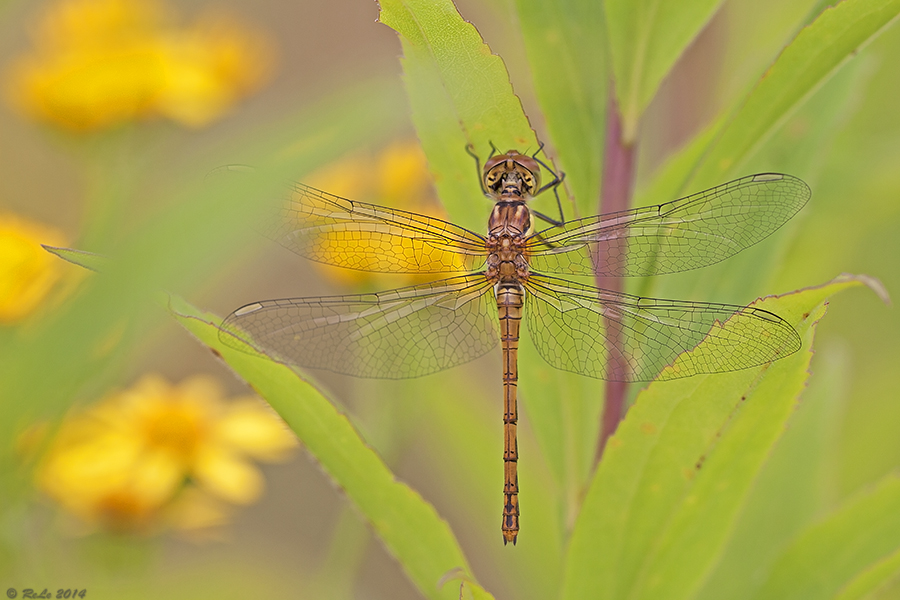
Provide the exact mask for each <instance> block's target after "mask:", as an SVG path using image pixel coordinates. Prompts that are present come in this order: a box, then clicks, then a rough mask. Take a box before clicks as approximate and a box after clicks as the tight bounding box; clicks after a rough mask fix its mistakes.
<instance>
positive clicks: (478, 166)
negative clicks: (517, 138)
mask: <svg viewBox="0 0 900 600" xmlns="http://www.w3.org/2000/svg"><path fill="white" fill-rule="evenodd" d="M491 146H492V147H493V144H491ZM466 154H468V155H469V156H471V157H472V158H474V159H475V171H476V174H477V175H478V184H479V185H480V186H481V193H483V194H484V195H485V196H487V195H488V191H487V188H486V187H484V177H483V174H482V172H481V161H480V160H479V159H478V155H477V154H475V147H474V146H473V145H472V144H466ZM491 156H493V153H492V154H491ZM490 158H491V157H490V156H489V157H488V159H489V160H490Z"/></svg>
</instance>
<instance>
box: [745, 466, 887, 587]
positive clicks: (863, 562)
mask: <svg viewBox="0 0 900 600" xmlns="http://www.w3.org/2000/svg"><path fill="white" fill-rule="evenodd" d="M898 552H900V476H898V475H896V474H892V475H889V476H887V477H885V478H884V479H882V480H881V481H880V482H879V483H878V485H877V486H875V487H874V489H871V490H869V491H867V492H866V493H864V494H862V495H860V496H858V497H855V498H853V499H852V500H850V501H849V502H847V503H846V504H845V505H844V506H842V507H841V508H840V509H838V510H837V511H836V512H835V513H834V514H833V515H831V516H830V517H828V518H827V519H825V520H823V521H822V522H820V523H817V524H815V525H813V526H811V527H810V528H808V529H807V530H806V531H805V532H804V533H803V534H801V535H800V536H798V538H797V539H796V540H795V541H794V543H793V544H792V545H791V546H790V547H789V548H788V549H787V550H785V552H784V554H782V556H781V557H780V559H779V560H778V562H777V563H776V565H775V568H774V569H773V570H772V575H771V576H770V577H769V579H768V581H766V583H765V585H763V587H762V589H761V590H760V591H759V594H757V595H756V598H760V599H764V598H765V599H767V598H779V599H783V600H815V599H817V598H832V597H835V596H836V595H837V594H839V593H840V594H841V595H842V596H844V597H850V598H852V597H859V596H858V593H859V592H862V591H863V590H865V589H866V588H869V589H872V588H874V587H875V586H876V585H877V584H879V583H884V582H886V581H889V580H890V579H891V578H892V576H894V575H896V574H897V572H898V567H900V560H898V556H897V555H898Z"/></svg>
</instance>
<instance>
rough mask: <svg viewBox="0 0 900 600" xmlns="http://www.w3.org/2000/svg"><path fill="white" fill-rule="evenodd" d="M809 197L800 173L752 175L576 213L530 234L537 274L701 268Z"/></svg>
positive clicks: (768, 230)
mask: <svg viewBox="0 0 900 600" xmlns="http://www.w3.org/2000/svg"><path fill="white" fill-rule="evenodd" d="M810 195H811V192H810V189H809V187H808V186H807V185H806V184H805V183H804V182H803V181H801V180H800V179H797V178H796V177H792V176H790V175H781V174H777V173H764V174H759V175H750V176H748V177H742V178H741V179H735V180H734V181H731V182H728V183H725V184H722V185H719V186H716V187H714V188H710V189H708V190H705V191H703V192H699V193H697V194H693V195H691V196H687V197H685V198H681V199H680V200H674V201H672V202H668V203H666V204H660V205H658V206H650V207H647V208H638V209H634V210H628V211H622V212H617V213H611V214H607V215H600V216H595V217H588V218H585V219H578V220H576V221H571V222H569V223H566V224H565V225H563V226H562V227H556V228H551V229H548V230H546V231H543V232H540V233H538V234H535V235H532V236H531V238H530V239H529V242H528V245H527V248H528V249H527V252H528V253H529V263H530V265H531V268H532V269H534V270H535V271H537V272H539V273H567V274H572V275H602V276H612V277H633V276H645V275H662V274H665V273H677V272H679V271H688V270H690V269H697V268H699V267H705V266H708V265H711V264H714V263H717V262H719V261H722V260H725V259H726V258H728V257H730V256H734V255H735V254H737V253H738V252H740V251H741V250H743V249H744V248H747V247H749V246H752V245H753V244H755V243H757V242H759V241H760V240H763V239H765V238H766V237H768V236H769V235H771V234H772V233H773V232H774V231H775V230H776V229H778V228H779V227H781V226H782V225H783V224H784V223H786V222H787V221H788V219H790V218H791V217H793V216H794V215H795V214H796V213H797V211H799V210H800V209H801V208H803V205H804V204H806V202H807V200H809V198H810Z"/></svg>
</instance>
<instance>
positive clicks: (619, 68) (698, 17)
mask: <svg viewBox="0 0 900 600" xmlns="http://www.w3.org/2000/svg"><path fill="white" fill-rule="evenodd" d="M721 3H722V0H605V5H606V18H607V24H608V31H609V53H610V56H611V58H612V65H613V73H614V74H615V82H616V98H617V99H618V102H619V111H620V112H621V114H622V126H623V131H622V137H623V140H624V141H625V142H626V143H627V144H630V143H632V142H634V140H635V138H636V137H637V129H638V123H639V121H640V118H641V115H642V114H643V112H644V109H646V108H647V105H649V104H650V101H651V100H652V99H653V96H654V95H656V91H657V90H658V89H659V85H660V83H662V80H663V78H664V77H665V76H666V75H667V74H668V73H669V71H670V70H671V69H672V66H673V65H674V64H675V61H676V60H678V57H679V56H681V53H682V52H684V49H685V48H687V46H688V45H689V44H690V43H691V41H693V39H694V38H695V37H696V36H697V34H698V33H700V30H702V29H703V27H704V26H705V25H706V23H707V22H708V21H709V20H710V19H711V18H712V16H713V14H714V13H715V12H716V9H717V8H718V7H719V5H720V4H721Z"/></svg>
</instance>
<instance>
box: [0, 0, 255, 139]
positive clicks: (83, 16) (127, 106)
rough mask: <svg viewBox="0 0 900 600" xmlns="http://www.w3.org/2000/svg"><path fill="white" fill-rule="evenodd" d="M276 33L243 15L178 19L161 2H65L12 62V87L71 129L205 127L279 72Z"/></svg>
mask: <svg viewBox="0 0 900 600" xmlns="http://www.w3.org/2000/svg"><path fill="white" fill-rule="evenodd" d="M271 63H272V51H271V48H270V45H269V43H268V41H267V40H266V39H265V38H263V37H262V36H261V35H259V34H257V33H254V32H251V31H249V30H248V29H246V28H245V27H243V26H240V25H238V24H237V23H236V22H233V21H229V20H227V19H222V18H217V17H216V18H211V17H206V18H203V19H201V20H200V21H199V22H198V23H197V24H196V25H194V26H192V27H185V28H179V27H176V26H175V25H173V24H172V19H171V18H170V16H169V14H168V11H167V9H166V8H165V7H164V6H163V5H161V4H158V3H157V2H154V1H153V0H62V1H61V2H59V3H57V4H56V5H55V6H54V7H53V8H52V9H51V10H50V11H49V12H48V13H47V15H46V16H45V18H44V21H43V23H42V24H41V26H40V27H39V29H38V32H37V34H36V36H35V51H34V53H33V54H32V55H31V56H27V57H23V58H21V59H20V60H18V61H17V62H16V63H14V64H13V68H12V73H11V77H10V85H9V88H10V90H9V91H10V95H11V97H12V99H13V101H14V103H15V104H16V105H18V106H19V107H20V108H21V109H22V110H23V111H24V112H25V113H27V114H29V115H30V116H32V117H33V118H35V119H37V120H41V121H45V122H48V123H52V124H54V125H57V126H60V127H63V128H65V129H69V130H72V131H79V132H82V131H91V130H97V129H102V128H108V127H112V126H115V125H119V124H122V123H126V122H129V121H136V120H140V119H147V118H152V117H159V116H161V117H166V118H169V119H172V120H174V121H176V122H178V123H180V124H182V125H185V126H189V127H201V126H204V125H207V124H208V123H210V122H211V121H214V120H215V119H218V118H219V117H221V116H222V115H223V114H225V113H226V112H227V111H228V110H229V109H230V108H231V107H232V106H233V105H234V104H235V103H236V102H237V101H238V100H240V99H241V98H242V97H243V96H246V95H248V94H249V93H251V92H253V91H254V90H256V89H257V88H258V87H259V86H260V85H261V84H262V83H263V82H264V81H265V79H266V78H267V77H268V75H269V73H270V71H271Z"/></svg>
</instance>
